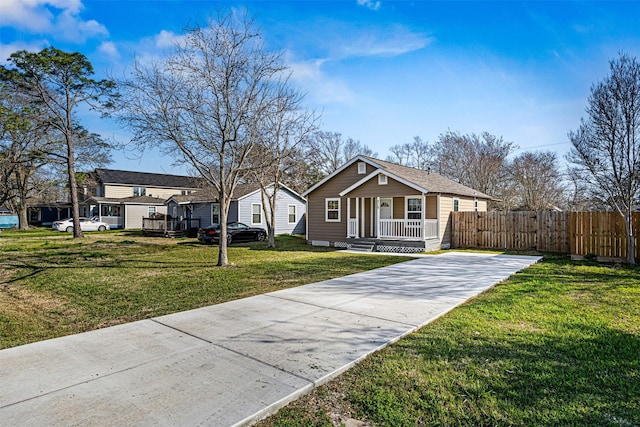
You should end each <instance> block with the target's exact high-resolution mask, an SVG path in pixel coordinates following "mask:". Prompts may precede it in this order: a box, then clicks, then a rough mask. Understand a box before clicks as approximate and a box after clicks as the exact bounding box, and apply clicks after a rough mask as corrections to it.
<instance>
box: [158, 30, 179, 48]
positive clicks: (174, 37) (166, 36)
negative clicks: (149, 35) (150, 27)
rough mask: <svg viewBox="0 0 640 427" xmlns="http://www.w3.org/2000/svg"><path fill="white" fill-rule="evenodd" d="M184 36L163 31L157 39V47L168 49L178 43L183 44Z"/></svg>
mask: <svg viewBox="0 0 640 427" xmlns="http://www.w3.org/2000/svg"><path fill="white" fill-rule="evenodd" d="M184 37H185V36H184V35H181V34H176V33H174V32H173V31H167V30H162V31H160V33H158V35H157V36H156V37H155V43H156V47H158V48H161V49H163V48H167V47H173V46H175V45H176V43H181V42H182V41H183V40H184Z"/></svg>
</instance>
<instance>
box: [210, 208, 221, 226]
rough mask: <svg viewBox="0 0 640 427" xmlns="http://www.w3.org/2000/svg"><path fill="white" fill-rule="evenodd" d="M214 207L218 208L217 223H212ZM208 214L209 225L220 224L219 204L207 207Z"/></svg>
mask: <svg viewBox="0 0 640 427" xmlns="http://www.w3.org/2000/svg"><path fill="white" fill-rule="evenodd" d="M214 206H217V207H218V222H214V221H213V207H214ZM209 214H210V215H211V218H210V221H209V222H210V223H211V224H218V223H219V222H220V203H211V204H210V205H209Z"/></svg>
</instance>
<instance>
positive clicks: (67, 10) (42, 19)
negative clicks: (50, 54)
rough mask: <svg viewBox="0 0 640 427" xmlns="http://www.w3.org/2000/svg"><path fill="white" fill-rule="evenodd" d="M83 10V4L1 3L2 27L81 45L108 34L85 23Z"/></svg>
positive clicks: (67, 0) (68, 0) (60, 0)
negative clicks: (81, 15) (89, 39)
mask: <svg viewBox="0 0 640 427" xmlns="http://www.w3.org/2000/svg"><path fill="white" fill-rule="evenodd" d="M82 9H83V5H82V2H81V1H80V0H2V1H1V2H0V26H10V27H15V28H16V29H18V30H20V31H25V32H30V33H34V34H43V35H44V34H46V35H50V36H52V37H53V38H54V39H62V40H68V41H75V42H78V43H83V42H84V41H85V40H87V39H88V38H91V37H96V36H106V35H108V34H109V32H108V31H107V29H106V28H105V27H104V25H102V24H100V23H99V22H97V21H95V20H84V19H82V18H81V17H80V13H81V12H82Z"/></svg>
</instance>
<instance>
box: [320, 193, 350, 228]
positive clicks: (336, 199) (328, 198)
mask: <svg viewBox="0 0 640 427" xmlns="http://www.w3.org/2000/svg"><path fill="white" fill-rule="evenodd" d="M331 201H337V202H338V218H337V219H329V215H328V214H329V209H327V204H328V202H331ZM341 205H342V200H341V199H340V197H326V198H325V199H324V222H340V219H341V212H340V211H341V207H342V206H341ZM347 209H349V205H347ZM331 210H332V211H335V209H331Z"/></svg>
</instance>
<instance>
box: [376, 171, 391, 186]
mask: <svg viewBox="0 0 640 427" xmlns="http://www.w3.org/2000/svg"><path fill="white" fill-rule="evenodd" d="M388 183H389V177H388V176H387V175H385V174H383V173H380V174H378V185H387V184H388Z"/></svg>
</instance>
